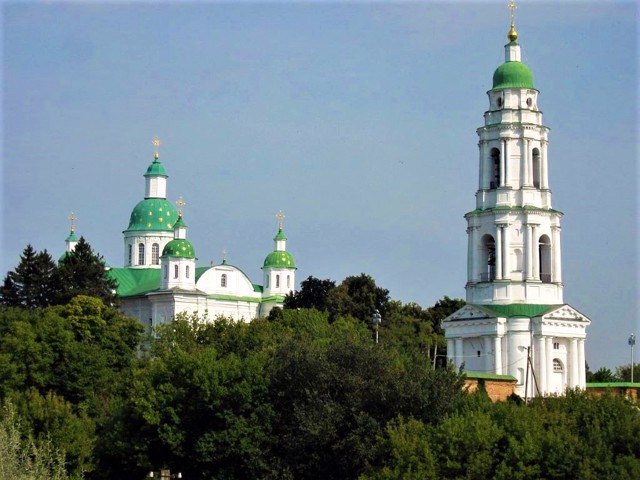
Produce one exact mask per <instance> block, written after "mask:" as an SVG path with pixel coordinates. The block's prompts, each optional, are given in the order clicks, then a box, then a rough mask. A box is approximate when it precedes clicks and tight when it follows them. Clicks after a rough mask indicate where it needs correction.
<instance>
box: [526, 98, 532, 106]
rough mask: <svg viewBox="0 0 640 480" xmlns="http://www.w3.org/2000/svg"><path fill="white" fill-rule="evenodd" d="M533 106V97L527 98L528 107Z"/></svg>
mask: <svg viewBox="0 0 640 480" xmlns="http://www.w3.org/2000/svg"><path fill="white" fill-rule="evenodd" d="M531 105H533V100H531V97H529V98H527V107H530V106H531Z"/></svg>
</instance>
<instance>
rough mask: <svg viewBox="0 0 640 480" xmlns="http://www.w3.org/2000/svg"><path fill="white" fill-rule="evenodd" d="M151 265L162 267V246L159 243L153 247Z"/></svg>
mask: <svg viewBox="0 0 640 480" xmlns="http://www.w3.org/2000/svg"><path fill="white" fill-rule="evenodd" d="M151 263H152V264H153V265H160V245H158V244H157V243H154V244H153V245H151Z"/></svg>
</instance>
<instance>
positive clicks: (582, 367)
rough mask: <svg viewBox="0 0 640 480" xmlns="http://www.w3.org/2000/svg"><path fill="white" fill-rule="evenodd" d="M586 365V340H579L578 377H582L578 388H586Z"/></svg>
mask: <svg viewBox="0 0 640 480" xmlns="http://www.w3.org/2000/svg"><path fill="white" fill-rule="evenodd" d="M585 370H586V365H585V357H584V338H579V339H578V375H579V376H580V379H579V382H578V386H579V387H580V388H586V386H587V385H586V371H585Z"/></svg>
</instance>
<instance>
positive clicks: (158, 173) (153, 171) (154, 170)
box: [144, 158, 168, 177]
mask: <svg viewBox="0 0 640 480" xmlns="http://www.w3.org/2000/svg"><path fill="white" fill-rule="evenodd" d="M144 176H145V177H167V176H168V175H167V171H166V170H165V169H164V166H163V165H162V164H161V163H160V162H159V161H158V159H157V158H156V159H155V160H154V161H153V162H152V163H151V165H149V168H147V172H146V173H145V174H144Z"/></svg>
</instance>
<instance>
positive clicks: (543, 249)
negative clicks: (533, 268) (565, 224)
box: [539, 235, 551, 283]
mask: <svg viewBox="0 0 640 480" xmlns="http://www.w3.org/2000/svg"><path fill="white" fill-rule="evenodd" d="M539 258H540V263H539V265H540V281H541V282H542V283H551V240H550V239H549V237H548V236H546V235H542V236H541V237H540V242H539Z"/></svg>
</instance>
